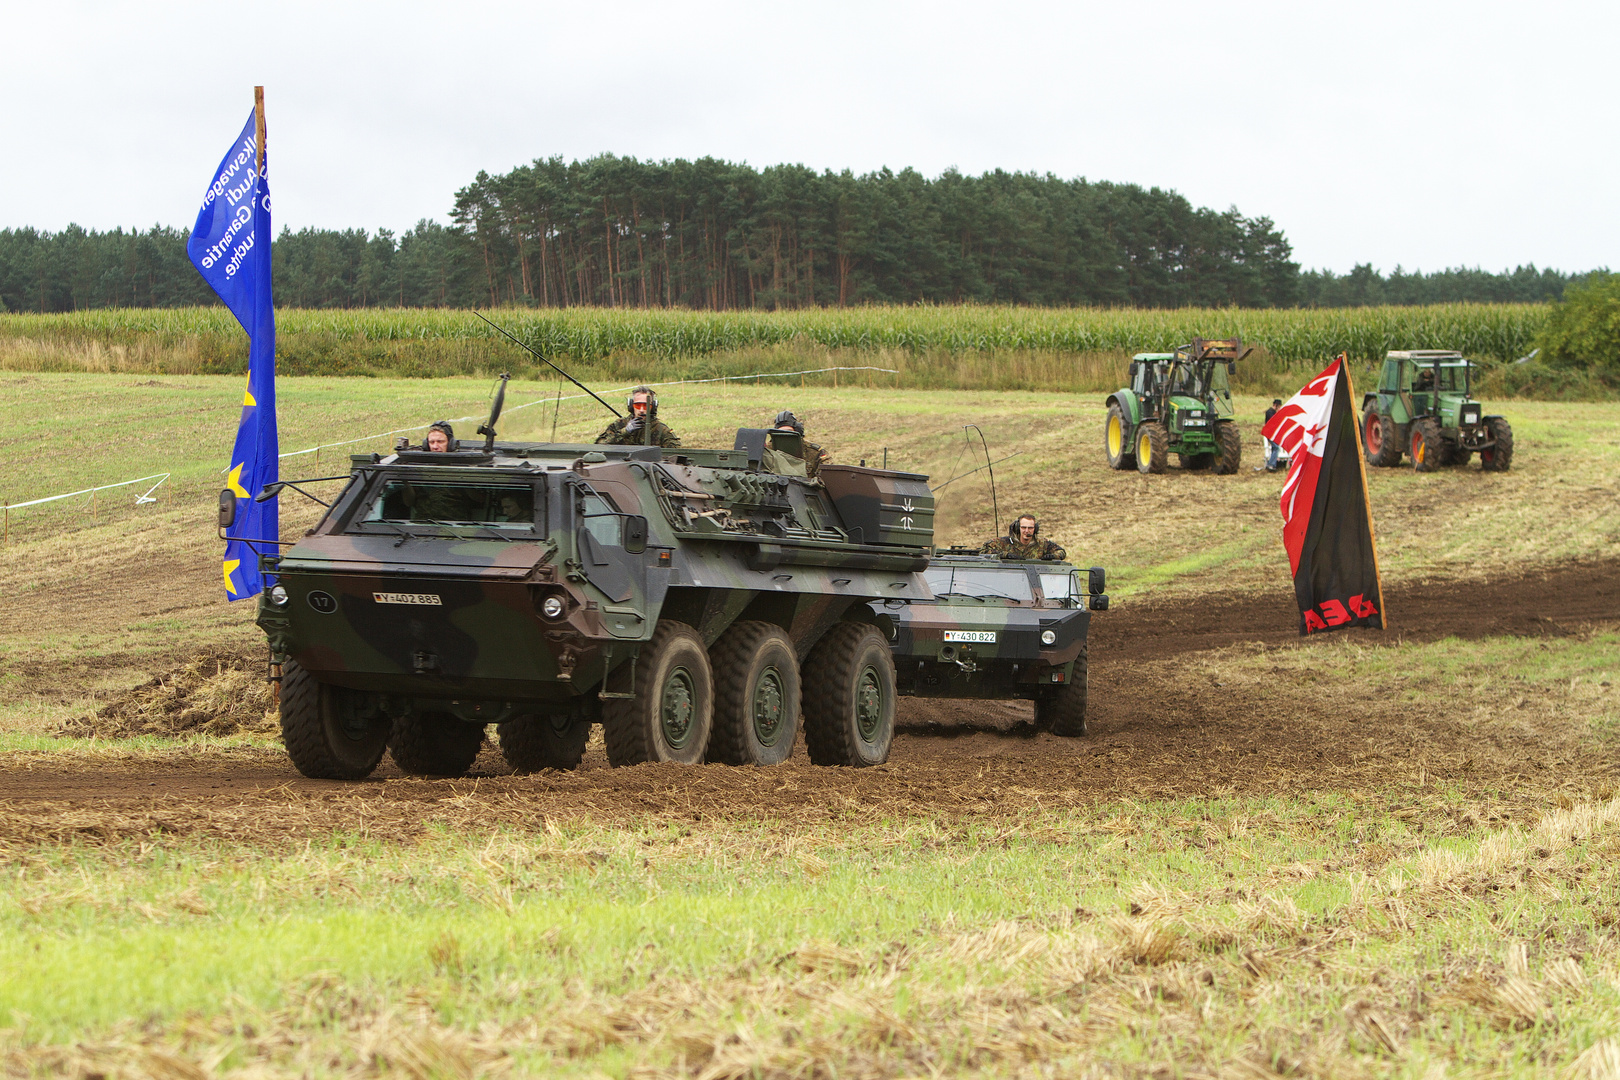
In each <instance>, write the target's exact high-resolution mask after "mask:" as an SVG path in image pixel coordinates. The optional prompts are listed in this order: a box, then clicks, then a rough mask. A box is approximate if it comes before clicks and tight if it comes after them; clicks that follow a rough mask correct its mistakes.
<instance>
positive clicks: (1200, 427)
mask: <svg viewBox="0 0 1620 1080" xmlns="http://www.w3.org/2000/svg"><path fill="white" fill-rule="evenodd" d="M1251 351H1253V350H1246V349H1244V347H1243V342H1242V340H1241V339H1239V338H1222V339H1211V340H1205V339H1204V338H1194V339H1193V340H1192V343H1191V344H1188V345H1183V346H1181V347H1180V348H1178V349H1177V350H1176V351H1175V352H1173V353H1137V354H1136V355H1135V356H1134V357H1132V358H1131V366H1130V380H1131V385H1129V386H1127V387H1123V388H1122V389H1119V390H1116V391H1114V392H1113V393H1112V394H1110V395H1108V398H1107V400H1106V402H1105V404H1106V405H1107V407H1108V415H1107V417H1106V418H1105V419H1104V420H1103V449H1104V450H1105V451H1106V452H1107V454H1108V465H1109V468H1113V469H1128V468H1130V467H1131V466H1132V465H1135V466H1136V468H1137V471H1138V472H1143V473H1162V472H1164V469H1165V465H1166V463H1167V462H1168V461H1169V456H1170V455H1171V454H1172V453H1173V454H1175V455H1176V456H1177V458H1178V460H1179V461H1180V463H1181V467H1182V468H1183V469H1208V468H1210V467H1211V466H1213V467H1214V470H1215V472H1217V473H1235V472H1237V470H1238V465H1239V463H1240V461H1241V459H1242V456H1243V436H1242V434H1241V433H1240V432H1239V431H1238V427H1237V424H1235V423H1234V422H1233V421H1232V388H1231V381H1230V378H1229V376H1230V375H1231V374H1232V372H1233V371H1234V370H1235V369H1236V367H1237V362H1238V361H1239V360H1241V359H1243V358H1244V357H1245V356H1247V355H1249V353H1250V352H1251Z"/></svg>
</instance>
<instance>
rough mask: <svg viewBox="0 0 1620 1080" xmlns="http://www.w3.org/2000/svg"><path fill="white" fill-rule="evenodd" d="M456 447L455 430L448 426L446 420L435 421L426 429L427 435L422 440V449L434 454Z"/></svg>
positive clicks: (448, 423) (448, 422)
mask: <svg viewBox="0 0 1620 1080" xmlns="http://www.w3.org/2000/svg"><path fill="white" fill-rule="evenodd" d="M455 446H456V429H455V428H453V427H451V426H450V421H448V420H435V421H433V423H432V424H431V425H430V426H429V427H428V429H427V435H426V436H425V437H424V438H423V439H422V449H424V450H432V451H434V452H435V453H440V454H442V453H444V452H445V451H447V450H454V449H455Z"/></svg>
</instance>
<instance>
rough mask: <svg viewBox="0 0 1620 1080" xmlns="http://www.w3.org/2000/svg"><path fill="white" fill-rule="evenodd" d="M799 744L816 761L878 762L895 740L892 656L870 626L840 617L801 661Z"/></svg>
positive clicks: (821, 762)
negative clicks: (801, 739)
mask: <svg viewBox="0 0 1620 1080" xmlns="http://www.w3.org/2000/svg"><path fill="white" fill-rule="evenodd" d="M804 687H805V695H804V744H805V748H806V749H808V750H809V751H810V760H811V761H812V762H814V763H815V764H817V765H854V766H865V765H881V764H883V763H884V762H885V761H887V760H889V748H890V746H892V745H893V743H894V657H893V656H892V655H891V654H890V652H889V643H888V641H887V640H885V639H884V637H883V635H882V634H880V633H879V632H878V631H877V629H876V628H875V627H872V626H868V625H867V624H865V623H853V622H841V623H838V624H837V625H835V626H834V627H833V628H832V629H831V630H829V631H827V635H826V636H825V637H823V638H822V639H821V640H820V641H819V642H817V643H816V647H815V648H813V649H811V650H810V655H809V656H807V657H806V658H805V661H804Z"/></svg>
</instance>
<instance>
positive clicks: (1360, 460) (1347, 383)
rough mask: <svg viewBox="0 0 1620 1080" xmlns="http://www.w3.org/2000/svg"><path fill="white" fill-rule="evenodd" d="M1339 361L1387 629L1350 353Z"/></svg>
mask: <svg viewBox="0 0 1620 1080" xmlns="http://www.w3.org/2000/svg"><path fill="white" fill-rule="evenodd" d="M1339 363H1340V366H1341V367H1342V369H1343V371H1344V388H1345V390H1347V391H1348V392H1349V395H1348V396H1349V398H1350V400H1349V401H1347V402H1345V404H1346V405H1348V406H1350V417H1351V423H1352V424H1353V425H1354V427H1355V429H1356V464H1358V465H1360V466H1361V499H1362V502H1363V504H1364V505H1365V506H1366V508H1367V542H1368V543H1369V544H1371V545H1372V556H1373V577H1374V578H1375V579H1377V581H1378V621H1379V622H1380V623H1382V624H1383V629H1385V630H1388V629H1389V609H1388V608H1387V607H1385V606H1384V572H1383V570H1381V569H1380V568H1379V566H1378V537H1377V536H1376V535H1375V530H1374V529H1373V516H1372V491H1371V490H1369V489H1368V487H1367V455H1366V454H1365V453H1363V452H1362V444H1361V440H1362V439H1363V438H1364V437H1365V436H1364V434H1363V432H1362V430H1361V423H1360V421H1359V420H1357V419H1356V406H1355V400H1356V387H1355V383H1354V382H1353V381H1352V380H1351V378H1350V354H1349V352H1348V351H1346V352H1342V353H1340V354H1339Z"/></svg>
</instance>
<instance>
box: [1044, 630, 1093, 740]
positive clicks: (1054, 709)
mask: <svg viewBox="0 0 1620 1080" xmlns="http://www.w3.org/2000/svg"><path fill="white" fill-rule="evenodd" d="M1035 726H1036V727H1041V728H1046V729H1047V730H1049V731H1050V732H1051V733H1052V734H1054V735H1060V736H1062V737H1063V738H1065V739H1072V738H1077V737H1079V736H1081V735H1084V734H1085V733H1086V647H1085V646H1084V645H1082V646H1080V655H1079V656H1078V657H1076V658H1075V661H1074V674H1073V675H1071V676H1070V677H1069V681H1068V683H1066V684H1065V685H1064V686H1063V687H1062V688H1060V689H1059V690H1058V692H1057V693H1056V694H1053V695H1052V696H1051V697H1049V698H1046V699H1044V700H1041V701H1037V702H1036V703H1035Z"/></svg>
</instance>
